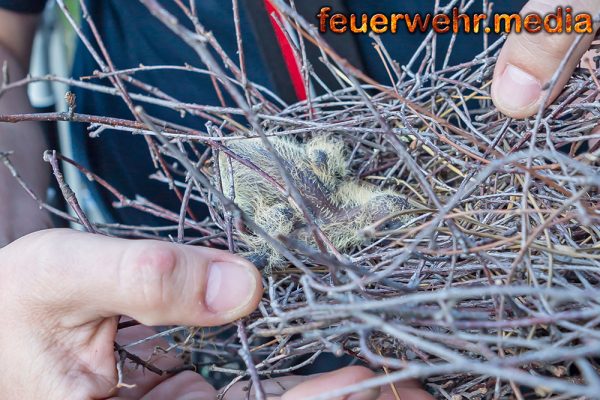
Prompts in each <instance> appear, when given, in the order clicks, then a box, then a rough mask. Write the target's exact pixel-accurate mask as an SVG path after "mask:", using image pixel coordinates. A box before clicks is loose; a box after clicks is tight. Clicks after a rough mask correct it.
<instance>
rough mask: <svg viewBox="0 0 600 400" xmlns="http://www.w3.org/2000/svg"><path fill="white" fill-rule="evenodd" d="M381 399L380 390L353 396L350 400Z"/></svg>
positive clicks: (369, 390) (366, 391)
mask: <svg viewBox="0 0 600 400" xmlns="http://www.w3.org/2000/svg"><path fill="white" fill-rule="evenodd" d="M378 397H379V389H377V388H375V389H368V390H365V391H363V392H360V393H354V394H351V395H350V397H348V400H376V399H377V398H378Z"/></svg>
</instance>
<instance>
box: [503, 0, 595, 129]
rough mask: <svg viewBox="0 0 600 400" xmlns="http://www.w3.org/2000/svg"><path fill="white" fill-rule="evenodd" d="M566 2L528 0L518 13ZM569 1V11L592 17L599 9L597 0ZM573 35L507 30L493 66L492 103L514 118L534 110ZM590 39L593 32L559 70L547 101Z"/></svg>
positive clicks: (546, 9) (550, 8)
mask: <svg viewBox="0 0 600 400" xmlns="http://www.w3.org/2000/svg"><path fill="white" fill-rule="evenodd" d="M567 5H569V4H563V3H562V2H560V1H558V0H530V1H529V2H528V3H527V4H526V5H525V7H524V8H523V10H522V12H521V15H525V14H527V13H531V12H535V13H537V14H538V15H545V14H547V13H549V12H555V10H556V7H557V6H563V8H564V7H565V6H567ZM571 5H572V8H573V12H572V14H573V15H576V14H578V13H582V12H586V13H589V14H591V15H592V16H593V17H596V16H597V15H598V13H600V0H579V1H577V2H574V3H573V4H571ZM595 28H596V29H597V25H596V26H595ZM577 36H578V34H575V33H571V34H567V33H562V32H561V33H547V32H544V31H543V30H542V32H539V33H527V32H524V31H523V32H522V33H511V34H509V35H508V38H507V40H506V43H505V44H504V47H503V48H502V51H501V53H500V56H499V58H498V61H497V63H496V69H495V70H494V78H493V82H492V99H493V101H494V104H495V105H496V107H497V108H498V109H499V110H500V111H502V112H503V113H504V114H506V115H509V116H511V117H514V118H525V117H529V116H531V115H534V114H536V113H537V112H538V110H539V108H540V105H541V102H542V101H543V100H544V97H545V94H546V93H545V91H544V89H545V88H544V86H545V85H547V84H548V83H549V82H550V81H551V80H552V77H553V75H554V74H555V72H556V71H558V70H559V66H560V65H561V62H562V61H563V59H564V58H565V56H566V54H567V52H568V51H569V48H570V47H571V45H572V44H573V42H574V41H575V39H576V38H577ZM593 39H594V34H593V33H591V34H586V35H585V37H584V38H583V40H582V41H581V42H580V44H579V45H578V47H577V49H576V51H575V53H574V54H573V56H572V57H571V58H570V59H569V60H568V62H567V63H566V64H565V67H564V69H563V70H562V71H561V73H560V77H559V78H558V80H557V82H556V85H554V87H553V89H552V92H551V93H550V97H549V99H548V102H552V101H553V100H554V99H555V98H556V97H557V96H558V94H559V93H560V92H561V91H562V89H563V88H564V86H565V84H566V83H567V81H568V80H569V78H570V77H571V75H572V73H573V70H574V69H575V67H576V66H577V64H578V63H579V61H580V60H581V57H582V56H583V55H584V53H585V52H586V51H587V50H588V49H589V47H590V45H591V43H592V40H593Z"/></svg>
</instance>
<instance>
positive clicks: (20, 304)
mask: <svg viewBox="0 0 600 400" xmlns="http://www.w3.org/2000/svg"><path fill="white" fill-rule="evenodd" d="M98 249H101V251H98ZM262 294H263V287H262V278H261V274H260V272H259V271H258V270H257V269H256V268H255V267H254V266H253V265H252V264H250V263H249V262H248V261H246V260H244V259H243V258H240V257H237V256H235V255H233V254H231V253H229V252H226V251H222V250H214V249H208V248H202V247H193V246H184V245H178V244H172V243H167V242H159V241H153V240H139V241H132V240H124V239H116V238H109V237H106V236H102V235H97V234H90V233H82V232H78V231H74V230H70V229H51V230H45V231H39V232H36V233H32V234H29V235H27V236H25V237H23V238H20V239H18V240H16V241H14V242H13V243H11V244H10V245H8V246H6V247H4V248H2V249H1V250H0V304H2V307H0V321H2V323H3V326H2V329H0V354H2V357H0V370H1V371H2V374H0V398H2V399H6V400H12V399H21V400H28V399H42V398H43V399H50V400H53V399H61V400H62V399H84V400H85V399H140V398H141V399H147V400H149V399H165V398H168V399H180V400H182V399H196V400H215V399H216V393H217V392H216V390H215V389H214V388H213V387H211V386H210V385H209V384H208V383H207V382H206V381H205V380H204V379H202V377H201V376H200V375H198V374H196V373H193V372H190V371H187V372H182V373H179V374H176V375H174V376H158V375H156V374H153V373H150V372H147V371H143V369H141V368H137V369H136V368H132V367H131V364H129V363H126V368H125V371H124V381H125V383H126V384H127V385H134V386H133V387H124V388H121V389H117V388H116V386H117V382H118V381H117V371H116V367H115V366H116V361H115V354H114V349H113V343H114V341H115V340H117V341H121V343H131V342H132V341H135V340H136V339H140V338H143V337H147V336H150V335H151V334H152V332H153V331H152V330H151V329H150V328H148V326H158V325H184V326H218V325H223V324H226V323H229V322H232V321H234V320H236V319H239V318H242V317H243V316H245V315H247V314H249V313H251V312H252V311H253V310H255V309H256V307H257V305H258V302H259V301H260V299H261V297H262ZM121 316H128V317H131V318H133V319H135V320H136V321H139V322H140V323H141V324H143V325H140V326H135V327H129V328H125V329H123V330H120V331H119V332H118V335H117V324H118V322H119V320H120V318H121ZM157 344H160V343H156V342H152V343H146V344H145V345H144V346H142V347H141V348H138V347H134V348H133V349H132V351H134V350H135V352H136V353H137V354H138V355H139V356H140V357H142V358H146V357H148V356H149V355H150V354H152V349H153V347H154V346H155V345H157ZM155 365H156V366H157V367H159V368H162V369H164V370H169V369H174V368H176V367H178V366H181V360H179V359H177V358H176V357H174V356H172V355H165V356H162V357H159V358H158V360H157V361H156V364H155ZM372 376H373V372H371V371H370V370H368V369H366V368H363V367H348V368H344V369H341V370H338V371H335V372H333V373H329V374H323V375H319V376H315V377H312V378H311V377H288V378H281V379H280V380H279V381H280V382H281V383H282V384H275V380H268V381H265V382H264V384H265V386H266V387H269V386H271V388H270V389H269V393H270V395H269V396H270V398H271V399H281V400H295V399H306V398H308V397H309V396H311V395H314V394H318V393H322V392H326V391H328V390H333V389H336V388H340V387H344V386H347V385H349V384H352V383H356V382H360V381H362V380H365V379H368V378H370V377H372ZM398 390H400V391H403V392H404V393H406V394H407V397H406V398H408V399H415V400H421V399H429V398H430V397H429V395H427V394H426V393H425V392H424V391H422V390H421V389H419V388H418V387H417V386H415V385H414V383H405V384H403V385H400V386H399V387H398ZM242 392H243V387H241V386H240V385H238V386H237V387H236V388H234V389H233V390H232V391H231V392H230V393H229V394H228V399H231V400H239V399H240V398H242V396H239V397H237V395H238V394H240V395H241V393H242ZM390 393H391V391H390V389H389V388H384V390H380V389H378V388H375V389H370V390H367V391H366V392H364V393H357V394H353V395H351V396H350V397H346V398H345V400H375V399H379V400H387V399H392V397H390Z"/></svg>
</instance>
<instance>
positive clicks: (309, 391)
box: [224, 366, 433, 400]
mask: <svg viewBox="0 0 600 400" xmlns="http://www.w3.org/2000/svg"><path fill="white" fill-rule="evenodd" d="M374 375H375V374H374V373H373V371H371V370H369V369H367V368H365V367H357V366H354V367H346V368H342V369H340V370H337V371H333V372H328V373H325V374H318V375H312V376H286V377H282V378H274V379H268V380H265V381H263V382H262V386H263V389H264V391H265V394H266V396H267V399H268V400H306V399H308V398H310V397H312V396H316V395H319V394H323V393H326V392H329V391H332V390H336V389H341V388H344V387H346V386H349V385H353V384H356V383H360V382H362V381H365V380H367V379H370V378H373V377H374ZM247 390H248V383H247V382H240V383H237V384H236V385H234V386H233V387H232V388H231V390H230V391H228V392H227V393H226V395H225V398H224V400H239V399H245V398H246V397H245V396H246V395H247ZM398 396H399V398H401V399H403V400H433V397H432V396H431V395H430V394H429V393H427V392H426V391H425V390H424V389H423V388H422V387H421V385H420V384H419V383H418V382H417V381H416V380H410V381H403V382H396V383H395V384H394V389H392V387H391V386H390V385H386V386H383V387H381V388H375V389H368V390H366V391H364V392H360V393H354V394H352V395H350V396H347V397H343V400H396V399H398ZM250 399H251V400H254V397H253V396H251V397H250ZM332 400H342V397H336V398H335V399H332Z"/></svg>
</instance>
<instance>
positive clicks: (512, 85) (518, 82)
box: [491, 63, 543, 119]
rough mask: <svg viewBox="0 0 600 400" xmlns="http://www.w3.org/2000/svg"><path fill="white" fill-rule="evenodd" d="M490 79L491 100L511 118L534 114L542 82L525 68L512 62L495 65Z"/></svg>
mask: <svg viewBox="0 0 600 400" xmlns="http://www.w3.org/2000/svg"><path fill="white" fill-rule="evenodd" d="M496 68H497V71H495V73H494V79H493V81H492V89H491V95H492V101H493V103H494V105H495V106H496V108H498V110H500V111H501V112H502V113H503V114H505V115H508V116H509V117H512V118H518V119H521V118H527V117H530V116H532V115H534V114H535V113H536V112H537V111H538V110H539V107H540V104H541V101H542V93H543V91H542V83H541V81H540V79H538V78H537V77H535V76H534V75H533V74H532V73H530V72H529V71H527V70H526V69H525V68H521V67H518V66H516V65H513V64H508V63H507V64H504V65H500V64H499V65H497V66H496Z"/></svg>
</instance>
